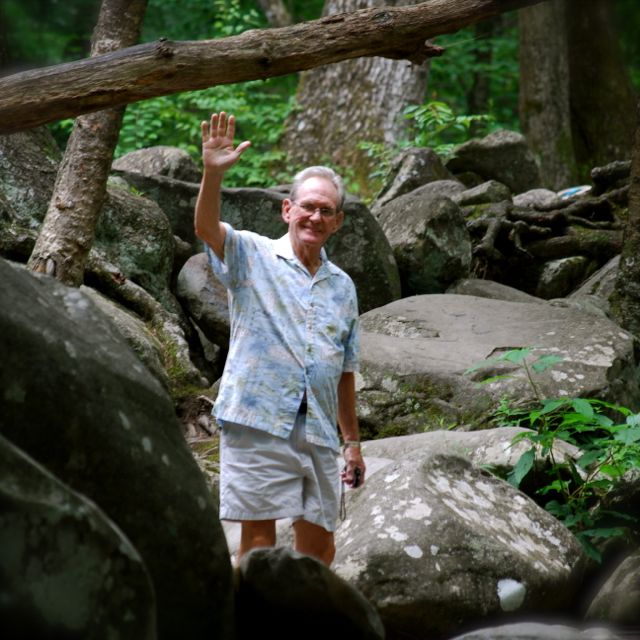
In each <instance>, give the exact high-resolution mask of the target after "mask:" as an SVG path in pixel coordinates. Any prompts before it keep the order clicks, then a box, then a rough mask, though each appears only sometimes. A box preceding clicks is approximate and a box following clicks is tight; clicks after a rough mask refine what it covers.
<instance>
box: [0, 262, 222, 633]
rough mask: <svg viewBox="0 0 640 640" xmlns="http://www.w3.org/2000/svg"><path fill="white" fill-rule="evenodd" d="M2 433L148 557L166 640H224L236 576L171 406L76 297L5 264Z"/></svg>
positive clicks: (1, 277)
mask: <svg viewBox="0 0 640 640" xmlns="http://www.w3.org/2000/svg"><path fill="white" fill-rule="evenodd" d="M0 283H1V284H0V361H1V362H2V367H1V368H0V389H2V396H1V397H2V400H1V402H2V408H1V411H0V432H1V433H2V434H3V435H4V436H5V437H6V438H7V439H9V440H10V441H11V442H13V443H14V444H15V445H16V446H18V447H20V448H21V449H22V450H24V451H25V452H26V453H28V454H29V455H30V456H31V457H32V458H34V459H35V460H36V461H37V462H39V463H40V464H41V465H43V466H44V467H45V468H46V469H47V470H48V471H50V472H51V473H53V474H54V475H56V476H57V477H58V478H59V479H60V480H62V481H63V482H65V483H66V484H68V485H69V486H70V487H71V488H73V489H74V490H75V491H78V492H80V493H82V494H84V495H85V496H87V497H89V498H90V499H91V500H93V501H94V502H95V503H96V504H97V505H98V506H99V507H100V508H101V509H102V510H103V511H104V512H105V513H106V514H107V516H108V517H109V518H110V519H111V520H113V522H114V523H115V524H116V525H117V526H118V527H119V528H120V529H121V530H122V531H123V532H124V534H125V535H126V536H127V537H128V538H129V540H130V541H131V542H132V544H133V545H134V546H135V548H136V549H137V550H138V552H139V553H140V555H141V556H142V558H143V560H144V562H145V564H146V566H147V568H148V570H149V573H150V575H151V578H152V580H153V585H154V589H155V593H156V598H157V605H158V635H159V637H160V638H176V637H189V638H193V639H194V640H195V639H197V638H203V639H204V638H218V637H219V638H224V637H227V636H228V634H229V632H230V628H231V627H230V625H231V601H230V599H231V566H230V561H229V554H228V550H227V547H226V543H225V539H224V535H223V533H222V529H221V527H220V524H219V522H218V510H217V505H216V501H215V500H214V498H213V496H212V495H211V493H210V491H209V489H208V487H207V484H206V482H205V480H204V477H203V475H202V474H201V472H200V470H199V468H198V466H197V464H196V462H195V461H194V459H193V456H192V454H191V452H190V450H189V448H188V447H187V445H186V442H185V440H184V438H183V436H182V433H181V430H180V426H179V424H178V422H177V419H176V417H175V413H174V408H173V405H172V402H171V399H170V398H169V396H168V395H167V394H166V393H165V391H164V389H163V388H162V386H161V384H160V383H159V382H158V381H157V380H156V379H155V378H154V377H153V376H152V375H151V374H150V373H149V372H148V370H147V369H146V368H145V367H144V365H143V364H142V363H141V362H140V360H139V359H138V358H137V357H136V355H135V354H134V352H133V351H132V350H131V349H130V347H129V346H128V345H127V344H126V342H125V341H124V339H123V338H122V337H121V336H120V334H119V333H118V330H117V329H116V328H115V327H114V326H113V325H112V324H111V322H110V321H109V319H108V318H107V317H106V316H105V315H104V314H103V313H102V312H101V311H99V309H98V308H97V307H96V306H95V305H94V304H93V303H92V302H91V300H90V299H89V298H88V297H87V296H86V295H84V294H83V293H82V292H81V291H79V290H77V289H70V288H67V287H64V286H62V285H60V284H59V283H57V282H56V281H54V280H53V279H51V278H49V277H46V276H35V275H33V274H31V273H29V272H27V271H25V270H23V269H18V268H14V267H11V266H10V265H9V264H8V263H6V262H4V261H0Z"/></svg>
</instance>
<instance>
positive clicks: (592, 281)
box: [568, 256, 620, 309]
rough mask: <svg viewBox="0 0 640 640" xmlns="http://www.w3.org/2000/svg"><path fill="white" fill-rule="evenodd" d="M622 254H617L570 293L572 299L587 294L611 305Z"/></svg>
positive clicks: (607, 305)
mask: <svg viewBox="0 0 640 640" xmlns="http://www.w3.org/2000/svg"><path fill="white" fill-rule="evenodd" d="M619 264H620V256H615V257H613V258H611V260H609V262H607V263H606V264H605V265H604V266H603V267H601V268H600V269H598V271H596V272H595V273H594V274H593V275H592V276H591V277H590V278H588V279H587V280H585V281H584V282H583V283H582V285H580V287H578V288H577V289H576V290H575V291H573V292H572V293H570V294H569V296H568V297H569V298H571V299H572V300H576V299H580V298H583V297H585V296H597V297H599V298H600V299H601V300H602V301H603V302H604V303H605V304H606V308H607V309H608V307H609V297H610V296H611V294H612V293H613V291H614V289H615V286H616V279H617V277H618V265H619Z"/></svg>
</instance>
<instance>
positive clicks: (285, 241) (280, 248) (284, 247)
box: [273, 233, 336, 273]
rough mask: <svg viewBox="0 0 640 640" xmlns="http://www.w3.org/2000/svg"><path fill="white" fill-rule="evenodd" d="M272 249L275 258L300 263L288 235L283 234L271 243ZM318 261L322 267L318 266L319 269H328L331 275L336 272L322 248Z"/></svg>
mask: <svg viewBox="0 0 640 640" xmlns="http://www.w3.org/2000/svg"><path fill="white" fill-rule="evenodd" d="M273 249H274V251H275V253H276V255H277V256H281V257H282V258H285V260H297V261H298V262H300V261H299V260H298V256H297V255H296V254H295V253H294V252H293V247H292V246H291V240H290V239H289V234H288V233H285V234H284V235H283V236H282V238H278V239H277V240H274V241H273ZM320 260H322V265H321V266H320V268H321V269H322V267H328V268H329V271H330V272H331V273H335V272H336V268H335V265H334V264H333V263H332V262H330V261H329V258H328V257H327V252H326V251H325V249H324V247H322V249H321V250H320Z"/></svg>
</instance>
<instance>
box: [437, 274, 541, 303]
mask: <svg viewBox="0 0 640 640" xmlns="http://www.w3.org/2000/svg"><path fill="white" fill-rule="evenodd" d="M446 292H447V293H457V294H460V295H463V296H477V297H478V298H491V299H492V300H507V301H509V302H530V303H532V304H545V300H543V299H542V298H537V297H536V296H531V295H529V294H528V293H525V292H524V291H520V289H514V288H513V287H510V286H508V285H506V284H502V283H501V282H495V280H481V279H480V278H463V279H462V280H457V281H456V282H454V283H453V284H452V285H451V286H450V287H449V288H448V289H447V291H446Z"/></svg>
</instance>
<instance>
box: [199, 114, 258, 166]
mask: <svg viewBox="0 0 640 640" xmlns="http://www.w3.org/2000/svg"><path fill="white" fill-rule="evenodd" d="M200 128H201V130H202V163H203V166H204V170H205V172H211V173H218V174H223V173H224V172H225V171H227V169H229V168H230V167H231V166H233V165H234V164H235V163H236V162H237V161H238V158H240V156H241V155H242V153H243V151H244V150H245V149H246V148H247V147H248V146H249V145H250V144H251V142H249V141H248V140H245V141H244V142H241V143H240V144H239V145H238V146H237V147H236V148H235V149H234V147H233V137H234V135H235V131H236V119H235V117H234V116H232V115H230V116H229V117H227V114H226V113H225V112H224V111H221V112H220V113H219V114H217V113H212V114H211V120H210V121H209V122H207V121H206V120H205V121H203V122H202V123H201V124H200Z"/></svg>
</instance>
